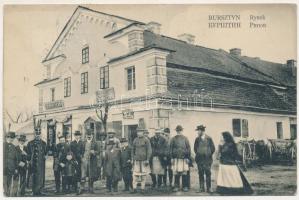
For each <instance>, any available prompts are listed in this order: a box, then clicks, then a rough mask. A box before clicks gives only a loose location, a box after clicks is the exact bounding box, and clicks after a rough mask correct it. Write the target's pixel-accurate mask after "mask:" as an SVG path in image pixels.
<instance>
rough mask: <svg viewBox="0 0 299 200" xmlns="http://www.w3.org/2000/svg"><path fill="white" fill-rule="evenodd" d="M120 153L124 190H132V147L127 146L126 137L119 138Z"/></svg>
mask: <svg viewBox="0 0 299 200" xmlns="http://www.w3.org/2000/svg"><path fill="white" fill-rule="evenodd" d="M120 146H121V155H120V164H121V172H122V176H123V181H124V184H125V189H124V191H125V192H126V191H129V190H133V176H132V157H131V156H132V155H131V152H132V149H131V147H130V146H129V143H128V140H127V138H121V140H120Z"/></svg>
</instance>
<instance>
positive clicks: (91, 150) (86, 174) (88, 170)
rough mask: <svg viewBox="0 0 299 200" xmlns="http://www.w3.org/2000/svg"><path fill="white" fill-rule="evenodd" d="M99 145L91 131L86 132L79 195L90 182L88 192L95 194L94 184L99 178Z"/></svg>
mask: <svg viewBox="0 0 299 200" xmlns="http://www.w3.org/2000/svg"><path fill="white" fill-rule="evenodd" d="M96 154H97V144H96V142H95V141H94V139H93V134H92V131H91V130H87V132H86V140H84V142H83V154H82V155H83V156H82V163H81V173H82V178H81V188H80V191H79V193H81V191H82V190H83V189H84V187H85V183H86V182H88V192H89V193H93V192H94V191H93V183H94V181H96V180H97V178H98V175H99V174H98V168H97V156H96Z"/></svg>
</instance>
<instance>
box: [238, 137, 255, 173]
mask: <svg viewBox="0 0 299 200" xmlns="http://www.w3.org/2000/svg"><path fill="white" fill-rule="evenodd" d="M237 149H238V153H239V155H241V158H242V160H241V161H242V165H243V167H244V168H245V169H246V168H247V167H248V166H250V165H252V164H253V163H254V162H255V161H257V159H258V157H257V154H256V141H255V140H254V139H252V140H248V139H246V138H245V139H242V140H240V141H239V142H237Z"/></svg>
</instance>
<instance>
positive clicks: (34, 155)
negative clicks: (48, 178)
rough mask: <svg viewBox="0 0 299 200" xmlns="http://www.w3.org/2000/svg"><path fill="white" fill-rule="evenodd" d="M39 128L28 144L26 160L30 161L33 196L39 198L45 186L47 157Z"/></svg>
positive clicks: (45, 146) (45, 145)
mask: <svg viewBox="0 0 299 200" xmlns="http://www.w3.org/2000/svg"><path fill="white" fill-rule="evenodd" d="M40 134H41V130H40V128H36V129H35V138H34V139H33V140H31V141H30V142H28V145H27V147H28V158H29V159H30V160H29V162H30V166H31V173H32V192H33V196H41V195H42V193H41V190H42V189H43V187H44V184H45V164H46V163H45V161H46V156H47V144H46V142H45V141H43V140H42V139H41V137H40Z"/></svg>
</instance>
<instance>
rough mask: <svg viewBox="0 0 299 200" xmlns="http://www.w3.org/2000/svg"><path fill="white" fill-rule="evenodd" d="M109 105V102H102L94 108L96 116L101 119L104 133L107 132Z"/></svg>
mask: <svg viewBox="0 0 299 200" xmlns="http://www.w3.org/2000/svg"><path fill="white" fill-rule="evenodd" d="M109 107H110V105H109V103H108V102H104V103H101V104H99V105H98V106H97V107H96V109H95V110H96V114H97V116H98V118H99V119H100V120H101V122H102V124H103V129H104V133H105V134H106V133H107V120H108V113H109Z"/></svg>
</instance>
